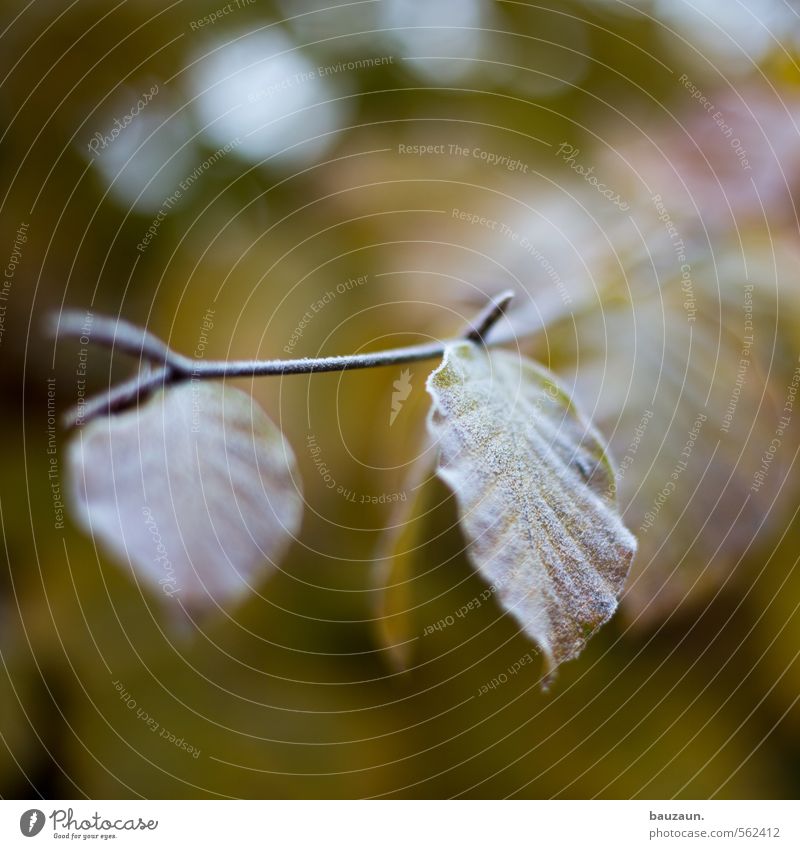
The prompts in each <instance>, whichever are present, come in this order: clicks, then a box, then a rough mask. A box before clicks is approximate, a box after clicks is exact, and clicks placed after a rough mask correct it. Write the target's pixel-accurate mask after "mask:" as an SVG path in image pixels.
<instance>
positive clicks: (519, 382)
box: [428, 343, 636, 673]
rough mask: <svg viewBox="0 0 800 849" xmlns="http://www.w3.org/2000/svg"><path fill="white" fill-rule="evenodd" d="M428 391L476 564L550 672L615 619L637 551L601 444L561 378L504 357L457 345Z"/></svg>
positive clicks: (443, 467)
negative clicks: (618, 505)
mask: <svg viewBox="0 0 800 849" xmlns="http://www.w3.org/2000/svg"><path fill="white" fill-rule="evenodd" d="M428 391H429V392H430V394H431V397H432V398H433V408H432V410H431V417H430V428H431V432H432V435H433V436H434V437H435V438H436V439H438V442H439V447H440V452H441V459H440V466H439V469H438V474H439V476H440V477H441V478H442V479H443V480H444V481H445V483H447V484H448V486H449V487H450V488H451V489H452V490H453V492H454V493H455V496H456V500H457V502H458V505H459V511H460V514H461V524H462V527H463V529H464V532H465V535H466V537H467V540H468V551H469V554H470V557H471V559H472V561H473V563H474V565H475V566H476V567H477V569H478V570H479V572H480V573H481V574H482V575H483V576H484V577H485V578H486V580H487V581H489V582H490V583H491V585H492V586H494V587H496V588H497V597H498V599H499V601H500V603H501V604H502V606H503V607H504V608H505V609H506V610H508V611H509V613H511V614H512V615H513V616H514V617H515V618H516V619H517V621H518V622H519V623H520V625H521V626H522V628H523V629H524V630H525V632H526V633H527V634H528V635H529V636H530V637H531V638H532V639H533V640H534V641H535V642H536V643H537V644H538V645H539V647H540V648H541V650H542V653H543V655H544V657H545V666H546V671H547V673H551V672H552V671H553V670H554V669H555V667H556V666H557V665H558V664H559V663H562V662H563V661H565V660H570V659H571V658H574V657H576V656H577V655H578V654H579V653H580V651H581V650H582V649H583V647H584V645H585V643H586V640H587V638H588V637H590V636H591V635H592V633H594V631H595V630H596V629H597V628H599V627H600V626H601V625H602V624H603V623H604V622H606V621H608V619H609V618H610V617H611V616H612V614H613V613H614V610H615V609H616V606H617V599H618V597H619V595H620V593H621V591H622V588H623V585H624V583H625V578H626V576H627V574H628V569H629V567H630V563H631V560H632V558H633V555H634V552H635V549H636V541H635V539H634V538H633V536H632V535H631V534H630V533H629V532H628V530H627V529H626V528H625V526H624V525H623V523H622V520H621V519H620V517H619V515H618V513H617V510H616V505H615V499H614V495H613V491H614V490H613V480H614V478H613V470H612V468H611V465H610V463H609V461H608V459H607V457H606V454H605V450H604V447H603V444H602V442H601V440H600V437H599V436H598V434H597V433H596V432H595V431H594V430H593V429H592V428H591V426H590V425H589V424H588V423H587V422H586V421H585V420H584V418H583V417H582V416H581V415H580V414H579V413H578V411H577V410H576V409H575V407H574V406H573V405H572V403H571V402H570V400H569V398H568V396H567V395H566V394H565V392H564V391H563V389H562V388H561V387H560V386H559V385H558V384H557V383H556V382H555V378H554V377H552V376H551V375H550V374H548V373H547V372H545V371H544V370H543V369H541V368H539V367H538V366H536V365H535V364H534V363H532V362H531V361H529V360H525V359H522V358H520V357H519V356H518V355H516V354H511V353H508V352H505V351H496V352H494V353H492V354H487V353H486V352H485V350H483V349H481V348H478V347H477V346H475V345H472V344H470V343H460V344H456V345H453V346H451V347H450V348H448V350H447V352H446V355H445V357H444V360H443V362H442V364H441V366H439V368H437V369H436V370H435V371H434V372H433V373H432V374H431V376H430V378H429V379H428Z"/></svg>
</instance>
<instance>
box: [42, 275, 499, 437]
mask: <svg viewBox="0 0 800 849" xmlns="http://www.w3.org/2000/svg"><path fill="white" fill-rule="evenodd" d="M513 297H514V293H513V292H512V291H510V290H509V291H504V292H502V293H500V294H499V295H496V296H495V297H493V298H491V299H490V300H489V302H488V303H487V304H486V306H485V307H484V308H483V309H482V310H481V311H480V312H479V313H478V314H477V315H476V316H475V317H474V318H473V319H472V321H470V322H469V324H468V326H467V328H466V329H465V330H464V331H463V333H462V334H461V336H459V337H456V338H454V339H448V340H444V341H436V342H426V343H423V344H420V345H408V346H406V347H404V348H390V349H388V350H385V351H376V352H374V353H366V354H348V355H344V356H335V357H306V358H301V359H289V360H194V359H192V358H191V357H186V356H184V355H183V354H179V353H177V352H176V351H173V350H172V349H171V348H170V347H169V346H168V345H167V344H166V343H165V342H163V341H162V340H161V339H159V338H158V337H157V336H154V335H153V334H152V333H150V332H149V331H147V330H145V329H143V328H141V327H138V326H137V325H135V324H131V323H130V322H128V321H125V320H123V319H114V318H110V317H107V316H95V317H94V319H93V322H92V329H91V335H90V343H92V344H96V345H99V346H101V347H104V348H109V349H110V350H111V351H112V352H113V351H121V352H122V353H125V354H129V355H130V356H132V357H137V358H138V359H139V360H140V362H145V363H147V364H148V365H149V366H150V367H151V368H150V369H148V370H142V371H141V372H140V373H139V374H137V375H135V376H134V377H132V378H130V379H129V380H126V381H124V382H123V383H120V384H117V385H116V386H111V387H109V389H108V390H107V391H106V392H104V393H102V394H100V395H96V396H94V397H93V398H90V399H89V400H88V401H86V403H85V404H83V405H82V406H80V407H74V408H72V409H71V410H69V411H68V412H67V413H66V414H65V415H64V418H63V424H64V426H65V427H66V428H73V427H77V426H80V425H83V424H86V423H87V422H89V421H91V420H93V419H96V418H98V417H100V416H104V415H108V414H110V413H116V412H120V411H122V410H127V409H130V408H131V407H134V406H136V405H137V404H138V403H139V402H140V401H142V400H144V399H145V398H147V397H148V396H149V395H151V394H152V393H153V392H155V391H157V390H159V389H162V388H164V387H166V386H171V385H173V384H177V383H182V382H184V381H187V380H212V379H219V378H226V377H263V376H268V375H289V374H314V373H316V372H331V371H350V370H352V369H363V368H377V367H380V366H389V365H398V364H402V363H412V362H418V361H421V360H431V359H437V358H439V357H442V356H443V355H444V352H445V349H446V348H447V346H448V345H451V344H453V343H454V342H457V341H460V340H468V341H470V342H473V343H475V344H483V345H489V344H492V345H497V344H501V343H503V342H507V341H509V338H506V337H505V336H504V337H502V338H495V337H493V338H492V339H491V341H489V340H488V339H487V337H488V335H489V331H490V330H491V329H492V328H493V327H494V326H495V325H496V324H497V322H498V321H499V320H500V318H501V317H502V315H503V313H504V312H505V310H506V307H507V306H508V304H509V302H510V301H511V299H512V298H513ZM84 323H85V313H83V312H80V311H73V310H67V311H65V312H63V313H61V314H60V315H53V316H51V317H50V324H49V332H50V335H51V336H53V337H54V338H56V339H64V338H73V339H74V338H80V337H81V336H83V335H85V326H84Z"/></svg>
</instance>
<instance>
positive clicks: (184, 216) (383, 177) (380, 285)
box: [0, 0, 800, 798]
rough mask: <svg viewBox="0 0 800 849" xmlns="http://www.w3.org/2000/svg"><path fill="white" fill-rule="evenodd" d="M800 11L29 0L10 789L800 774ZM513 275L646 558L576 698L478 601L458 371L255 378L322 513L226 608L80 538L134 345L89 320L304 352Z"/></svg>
mask: <svg viewBox="0 0 800 849" xmlns="http://www.w3.org/2000/svg"><path fill="white" fill-rule="evenodd" d="M798 13H799V10H798V8H797V4H796V3H794V2H793V0H758V2H749V3H747V4H741V3H738V2H723V0H693V2H692V3H688V2H684V0H631V2H627V3H623V2H618V0H581V2H579V1H578V0H574V2H570V1H569V0H560V2H552V3H550V2H544V3H537V4H533V3H527V2H511V0H508V2H489V0H430V2H426V3H418V2H412V0H359V1H358V2H348V3H336V2H333V3H330V2H326V3H321V2H316V0H280V2H278V1H277V0H273V2H269V0H231V2H230V3H228V4H224V3H223V2H222V0H214V2H211V3H207V2H189V0H183V2H180V0H179V2H175V3H171V4H163V3H156V2H151V1H150V0H137V2H135V3H134V2H124V0H123V2H120V3H117V4H115V5H109V4H106V3H99V2H96V0H79V2H76V3H73V4H70V5H64V4H62V3H55V2H52V0H34V1H33V2H31V3H23V2H16V0H8V2H6V3H4V6H3V12H2V21H0V32H2V35H1V36H0V37H1V38H2V47H3V50H2V51H0V66H2V67H0V129H1V130H2V134H1V135H0V168H2V180H1V181H0V193H1V194H2V205H1V206H0V262H2V266H3V269H4V271H3V277H2V280H0V392H2V405H3V416H2V420H1V421H2V424H1V425H0V426H1V427H2V443H1V444H2V460H3V462H2V476H1V477H0V496H1V500H0V521H1V522H2V535H3V547H2V552H3V555H2V557H3V562H4V568H3V570H2V576H0V605H1V606H2V610H1V612H0V653H2V659H3V666H2V669H1V670H0V734H1V735H2V738H1V739H2V745H0V794H2V795H3V796H4V797H37V796H42V797H51V798H75V797H83V796H88V797H106V798H113V797H139V796H142V797H167V798H169V797H205V796H208V797H362V796H388V797H452V796H467V797H502V796H516V797H536V798H549V797H575V798H586V797H595V796H597V797H610V798H628V797H636V796H638V797H643V798H670V797H685V798H705V797H714V796H716V797H730V798H762V797H763V798H770V797H781V798H783V797H796V796H797V794H798V793H800V706H799V705H798V697H800V661H798V654H799V653H800V611H799V610H798V606H800V568H799V567H798V565H797V559H798V558H797V550H798V539H799V537H798V534H799V533H800V524H798V520H797V515H796V514H797V505H798V485H797V481H798V475H797V474H796V462H797V450H798V446H800V440H798V419H800V402H796V396H797V389H798V384H799V383H800V371H798V367H799V366H800V361H799V360H798V358H799V357H800V303H798V300H799V299H800V287H798V284H797V280H796V275H797V270H798V267H799V266H798V260H799V259H800V256H799V255H798V254H799V253H800V251H798V248H799V247H800V244H799V243H798V218H797V190H798V186H800V145H798V124H797V121H798V117H800V109H799V108H798V107H799V106H800V70H799V68H798V64H797V60H798V52H799V51H800V17H798ZM507 288H512V289H514V290H515V292H516V298H515V305H514V308H513V310H511V311H510V313H509V316H508V319H507V320H508V321H509V322H510V323H511V324H512V325H513V326H514V328H515V329H517V330H518V331H519V336H518V346H519V348H520V350H522V351H523V352H525V353H526V354H527V355H529V356H533V357H535V358H537V359H538V360H540V361H541V362H543V363H544V364H545V365H547V366H549V367H550V368H552V369H554V370H555V371H556V372H557V373H558V374H559V375H560V376H561V378H562V380H563V381H564V382H565V384H566V385H567V386H568V387H569V388H570V390H571V391H572V392H573V393H574V396H575V398H576V400H577V402H578V403H579V404H580V405H581V407H582V408H583V409H584V411H585V412H586V414H587V415H588V416H590V417H591V418H592V420H593V421H594V422H595V424H596V425H597V427H598V428H599V429H600V431H601V432H602V433H603V435H604V436H605V437H606V439H608V440H609V442H610V444H611V447H612V455H613V458H614V460H615V462H616V466H617V469H618V494H619V500H620V505H621V509H622V510H623V515H624V519H625V522H626V524H627V525H628V527H629V528H630V529H631V530H632V531H633V532H634V533H635V534H636V535H637V537H638V538H639V544H640V551H639V554H638V556H637V558H636V562H635V564H634V567H633V570H632V573H631V576H630V579H629V582H628V587H627V589H626V592H625V595H624V598H623V599H622V602H621V606H620V610H619V612H618V614H617V615H616V616H615V618H614V619H613V620H612V621H611V622H610V623H609V624H608V625H607V626H605V627H604V628H603V629H602V630H601V631H600V633H599V634H598V635H597V636H596V637H595V638H594V639H593V640H592V641H591V642H590V643H589V645H588V647H587V649H586V650H585V652H584V653H583V655H582V656H581V657H580V658H579V659H578V660H576V661H573V662H571V663H569V664H566V665H565V666H563V667H562V668H561V669H560V671H559V677H558V679H557V681H556V683H555V685H554V686H553V688H552V689H551V691H550V692H549V693H543V692H541V690H540V688H539V686H538V679H539V674H540V671H539V668H538V663H539V659H538V657H535V656H534V663H532V664H530V663H527V662H525V665H522V666H521V668H520V666H519V664H520V660H521V659H524V658H526V657H527V656H528V655H529V654H532V655H535V650H534V647H533V645H532V644H531V643H530V642H529V641H528V640H527V639H526V637H525V636H524V635H523V634H522V633H519V630H518V628H517V627H516V625H515V624H514V623H513V622H512V621H510V617H509V616H507V615H504V614H503V611H502V610H501V608H500V607H499V606H498V605H497V604H496V603H495V601H494V599H492V598H490V599H489V600H488V601H486V602H485V603H482V604H480V605H478V606H477V607H474V608H473V609H472V610H471V611H470V612H469V613H468V614H467V615H463V616H455V613H456V611H458V610H459V609H461V608H462V606H463V605H468V604H469V603H470V601H471V600H472V599H474V598H476V597H480V596H481V594H482V593H483V592H484V591H485V589H486V585H485V584H484V583H483V581H482V580H481V579H480V578H479V577H478V576H476V575H475V574H474V572H473V569H472V567H471V566H470V563H469V560H468V558H467V555H466V553H465V543H464V539H463V537H462V536H461V533H460V531H459V529H458V524H457V517H456V511H455V507H454V504H453V500H452V497H450V495H449V494H448V493H447V491H446V490H445V489H444V488H443V487H441V486H439V485H438V484H437V483H436V482H435V480H431V479H430V466H431V464H432V463H433V461H434V459H435V447H431V446H429V445H428V444H427V443H426V441H425V436H424V434H425V428H424V418H425V413H426V409H427V396H426V392H425V388H424V384H425V378H426V376H427V373H428V372H429V371H430V369H431V368H432V367H433V365H435V364H433V363H432V364H426V363H419V364H415V365H414V366H412V367H411V369H410V372H411V373H410V377H409V378H408V381H409V382H410V387H411V388H410V391H409V394H408V399H407V401H406V402H405V403H404V405H403V406H402V408H401V409H400V411H399V413H397V415H396V417H395V418H394V420H392V417H391V412H392V394H393V392H394V391H395V390H394V382H395V381H397V380H398V379H401V370H400V369H399V368H392V367H390V368H381V369H372V370H369V371H363V372H349V373H344V374H326V375H316V376H313V377H305V376H298V377H289V378H286V379H278V378H269V379H260V380H255V381H251V380H239V381H236V385H238V386H240V387H241V388H244V389H246V390H247V391H250V392H252V394H253V395H254V396H255V397H256V398H257V399H258V401H259V403H260V404H261V405H262V406H263V407H264V409H265V410H266V411H267V413H268V414H269V415H270V417H271V418H272V419H273V421H275V422H276V423H277V424H279V426H280V427H281V429H282V430H283V432H284V434H285V435H286V437H287V439H288V440H289V442H290V443H291V444H292V446H293V448H294V451H295V454H296V455H297V460H298V464H299V467H300V470H301V474H302V478H303V490H304V498H305V513H304V519H303V525H302V530H301V532H300V533H299V535H298V537H297V539H296V540H294V542H293V544H292V546H291V549H290V551H289V554H288V556H287V557H286V558H285V560H284V561H283V562H282V563H281V566H280V569H279V570H278V571H277V572H276V573H275V574H273V575H272V576H271V577H269V578H268V579H266V580H265V581H264V582H263V585H261V586H259V588H258V592H254V593H253V594H252V596H251V597H248V598H247V599H246V600H245V601H244V602H243V603H242V604H241V605H239V606H237V607H235V608H233V609H230V610H226V611H225V612H223V613H218V614H217V615H215V616H208V617H203V618H198V619H196V620H195V621H194V622H193V623H192V624H191V627H190V628H189V630H188V632H183V633H178V632H176V630H175V628H174V627H173V623H172V622H171V621H170V617H169V613H168V611H167V610H166V609H165V605H164V599H163V598H161V597H160V594H158V593H153V592H151V591H149V590H148V589H146V588H145V587H144V586H142V585H141V584H140V583H139V582H137V580H136V576H135V574H134V573H133V571H132V569H131V567H130V565H129V564H127V563H120V562H118V561H115V560H113V559H112V558H110V557H108V556H107V555H106V554H105V553H104V551H103V550H102V548H101V547H100V546H98V545H95V543H94V542H93V540H92V539H90V538H88V537H86V536H84V535H82V534H81V533H80V532H79V531H78V530H77V529H76V528H75V526H74V525H73V523H72V521H71V519H70V511H69V500H68V498H67V497H66V494H67V492H68V481H67V480H66V479H65V474H66V473H65V470H64V467H63V462H62V459H61V458H62V457H63V450H64V446H65V445H66V444H67V442H68V440H69V438H70V434H69V433H66V432H64V431H63V430H61V429H60V428H59V427H58V426H56V425H55V424H54V422H55V416H56V415H57V414H58V413H61V412H62V411H64V410H66V409H67V408H68V407H69V406H71V405H72V404H74V403H75V401H76V400H77V397H78V395H79V392H82V391H86V392H87V393H91V392H94V391H100V390H102V388H103V387H104V386H108V383H109V380H110V379H113V380H116V379H121V378H124V377H125V376H126V375H127V374H128V373H129V372H130V369H131V364H130V362H126V361H125V360H124V358H121V357H116V356H115V357H114V358H113V360H112V359H111V358H110V357H109V355H108V354H107V353H106V352H103V351H102V350H99V349H95V348H90V349H89V350H88V353H86V352H84V351H82V350H81V347H80V345H69V344H65V343H61V342H60V343H59V344H58V345H56V344H54V343H53V341H52V340H49V339H47V338H46V336H45V335H44V334H43V332H42V329H41V319H42V317H43V316H44V315H45V314H47V313H48V312H51V311H53V310H55V311H59V310H61V309H63V308H64V307H72V308H78V309H89V310H92V311H94V312H96V313H98V314H100V313H105V314H108V315H112V316H121V317H125V318H126V319H129V320H131V321H135V322H138V323H140V324H142V325H144V326H147V327H148V328H149V329H151V330H153V331H154V332H155V333H157V334H159V335H160V336H162V338H164V339H166V340H168V341H169V343H170V344H171V345H173V346H174V347H175V348H176V349H177V350H180V351H182V352H183V353H186V354H188V355H190V356H191V355H198V354H197V351H198V350H201V352H202V353H200V354H199V356H206V357H215V358H233V357H243V358H251V357H265V358H266V357H285V356H293V357H299V356H313V355H321V354H339V353H350V352H356V351H366V350H379V349H381V348H385V347H390V346H395V345H402V344H410V343H414V342H420V341H424V340H428V339H431V338H446V337H447V336H450V335H452V334H454V333H456V332H458V331H459V329H460V328H461V327H462V325H463V324H464V322H465V321H466V320H467V319H468V318H469V317H470V316H471V315H472V314H474V313H475V312H477V311H478V310H479V309H480V307H481V306H482V305H483V304H484V302H485V301H486V299H487V297H489V296H490V295H492V294H494V293H497V292H499V291H501V290H503V289H507ZM199 346H202V348H199ZM512 347H514V346H512ZM84 372H85V373H84ZM84 380H85V381H86V383H85V385H84V384H83V382H82V381H84ZM403 380H404V379H403ZM310 446H313V447H314V450H311V448H310ZM420 458H421V459H420ZM420 468H423V473H422V475H421V477H420V476H419V469H420ZM420 480H422V481H423V483H422V484H421V485H420V484H419V481H420ZM331 481H333V482H334V485H333V486H331ZM62 503H63V504H62ZM397 525H401V526H402V527H403V528H404V531H403V534H402V535H401V536H400V537H399V539H398V538H396V535H395V534H393V533H392V530H391V529H392V528H393V527H395V526H397ZM387 537H388V539H387ZM389 550H392V551H394V552H395V553H396V554H397V556H396V557H394V559H389V558H387V551H389ZM448 617H449V619H450V620H452V624H447V625H446V627H440V628H432V627H431V626H432V625H434V624H435V623H440V622H442V621H444V622H445V623H448V622H449V620H448ZM398 646H400V647H401V650H398ZM513 669H516V670H518V671H516V672H510V670H513ZM502 678H505V679H506V680H505V681H504V682H503V683H502V684H501V685H499V686H494V687H492V688H490V689H489V691H488V692H485V690H486V689H487V688H486V685H487V683H489V682H493V681H498V680H501V679H502ZM482 690H483V691H484V692H483V693H482V694H480V693H481V691H482ZM131 702H133V704H134V706H133V707H132V706H131ZM149 718H152V719H153V720H154V721H155V722H156V724H157V725H158V727H159V729H166V730H167V732H168V734H167V735H162V734H160V733H153V731H152V730H151V729H152V723H148V719H149Z"/></svg>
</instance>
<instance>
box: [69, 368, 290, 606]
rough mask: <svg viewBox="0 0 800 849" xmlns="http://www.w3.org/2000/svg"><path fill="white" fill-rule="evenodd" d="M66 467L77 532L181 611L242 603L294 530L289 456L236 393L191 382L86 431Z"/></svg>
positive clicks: (271, 429) (257, 413) (272, 427)
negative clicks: (127, 566) (82, 531)
mask: <svg viewBox="0 0 800 849" xmlns="http://www.w3.org/2000/svg"><path fill="white" fill-rule="evenodd" d="M68 464H69V471H70V483H71V490H72V492H71V498H70V502H69V506H70V508H71V510H72V515H73V516H74V517H75V518H76V520H77V521H78V522H79V523H80V525H81V526H82V527H83V528H84V529H85V530H86V531H87V532H88V533H89V534H91V535H93V536H94V537H95V538H96V539H97V540H99V541H100V543H102V545H103V546H104V547H105V548H106V549H108V551H109V552H111V553H112V554H113V555H114V556H115V557H116V558H117V559H118V560H120V561H121V562H122V563H130V565H131V567H132V568H133V570H134V572H135V574H136V577H137V579H139V580H141V581H142V582H143V583H144V584H147V585H149V586H150V587H154V588H157V589H160V590H161V591H163V592H164V594H165V595H167V596H169V597H170V598H174V599H176V600H178V601H180V603H181V604H183V605H184V606H185V607H187V608H190V609H200V608H203V607H209V606H212V605H214V604H215V603H216V604H224V603H226V602H230V601H234V600H235V599H237V598H238V597H240V596H241V595H242V594H243V593H245V592H247V591H248V589H249V588H251V587H252V586H253V585H254V584H255V583H256V582H258V581H259V580H260V579H261V577H262V576H263V575H264V574H266V573H267V572H268V571H269V570H270V569H271V568H273V567H274V565H275V564H276V563H277V561H278V560H279V559H280V558H281V556H282V555H283V553H284V551H285V549H286V548H287V546H288V544H289V542H290V541H291V539H292V536H293V535H294V533H295V532H296V531H297V529H298V527H299V525H300V519H301V513H302V499H301V495H300V492H299V490H298V482H299V478H298V475H297V473H296V469H295V461H294V456H293V454H292V450H291V448H290V447H289V445H288V444H287V443H286V442H285V440H284V439H283V437H282V435H281V433H280V431H279V430H278V429H277V428H276V427H275V425H274V424H273V423H272V422H271V421H270V420H269V419H268V418H267V416H266V415H265V414H264V412H263V410H261V409H260V408H259V407H258V405H257V404H256V403H255V401H253V399H252V398H251V397H250V396H249V395H247V394H246V393H244V392H241V391H240V390H238V389H233V388H230V387H225V388H223V387H220V386H216V385H209V384H204V383H199V382H197V381H192V382H190V383H188V384H184V385H182V386H179V387H176V388H173V389H169V390H167V391H166V392H162V393H159V394H158V395H157V396H155V397H154V398H152V399H151V400H149V401H148V402H147V403H146V404H144V405H143V406H142V407H141V408H140V409H139V410H134V411H130V412H125V413H122V414H120V415H115V416H111V417H108V418H103V419H99V420H97V421H94V422H92V423H91V424H90V425H88V426H87V427H85V428H83V429H82V430H80V431H79V432H78V433H77V434H76V435H75V437H74V439H73V441H72V443H71V444H70V446H69V453H68Z"/></svg>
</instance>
